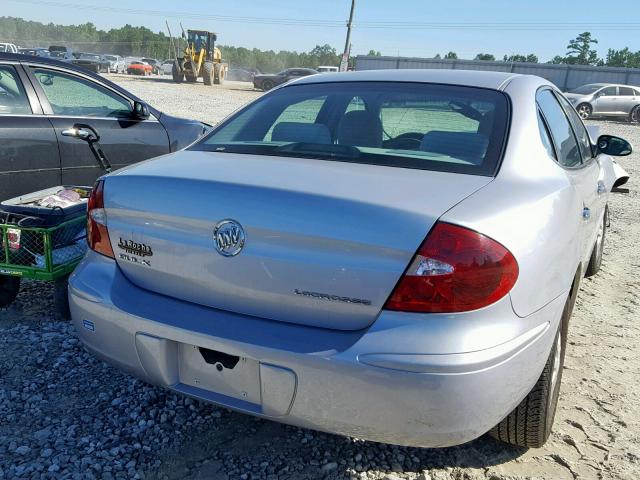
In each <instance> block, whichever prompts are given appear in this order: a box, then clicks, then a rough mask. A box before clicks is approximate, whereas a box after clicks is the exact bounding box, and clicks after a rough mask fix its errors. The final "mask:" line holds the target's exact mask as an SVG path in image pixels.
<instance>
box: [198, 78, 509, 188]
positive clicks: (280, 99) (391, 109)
mask: <svg viewBox="0 0 640 480" xmlns="http://www.w3.org/2000/svg"><path fill="white" fill-rule="evenodd" d="M508 117H509V106H508V101H507V98H506V96H505V95H504V94H503V93H501V92H498V91H495V90H487V89H480V88H472V87H461V86H452V85H437V84H426V83H405V82H339V83H338V82H337V83H318V84H307V85H291V86H288V87H285V88H281V89H278V90H276V91H274V92H272V93H270V94H267V95H265V96H263V97H261V98H260V99H258V100H257V101H256V102H254V103H252V104H250V105H249V106H248V107H246V108H244V109H243V110H241V111H240V112H239V113H237V114H235V115H234V116H232V117H231V118H230V119H229V120H227V121H226V122H224V123H223V124H222V125H220V126H218V127H217V128H215V129H214V130H213V131H212V132H211V133H210V134H209V135H208V136H207V137H205V138H204V139H203V140H202V141H200V142H199V143H197V144H196V145H194V146H192V147H191V150H204V151H216V152H231V153H247V154H257V155H273V156H288V157H301V158H317V159H323V160H335V161H345V162H353V163H364V164H374V165H383V166H392V167H402V168H415V169H423V170H438V171H451V172H459V173H468V174H475V175H487V176H491V175H494V174H495V172H496V170H497V167H498V164H499V160H500V157H501V154H502V148H503V144H504V140H505V135H506V132H507V127H508Z"/></svg>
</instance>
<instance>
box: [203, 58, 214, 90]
mask: <svg viewBox="0 0 640 480" xmlns="http://www.w3.org/2000/svg"><path fill="white" fill-rule="evenodd" d="M202 81H203V82H204V84H205V85H213V83H214V81H215V68H214V66H213V63H212V62H205V63H204V65H203V66H202Z"/></svg>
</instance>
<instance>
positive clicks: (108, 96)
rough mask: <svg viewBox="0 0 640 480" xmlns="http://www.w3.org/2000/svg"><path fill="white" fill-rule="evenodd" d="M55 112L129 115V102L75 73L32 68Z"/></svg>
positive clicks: (88, 115)
mask: <svg viewBox="0 0 640 480" xmlns="http://www.w3.org/2000/svg"><path fill="white" fill-rule="evenodd" d="M33 74H34V75H35V77H36V78H37V79H38V82H39V83H40V85H41V86H42V89H43V90H44V93H45V95H46V96H47V99H48V100H49V103H50V104H51V109H52V110H53V113H54V114H55V115H70V116H76V117H120V118H126V117H129V116H130V115H131V104H130V103H129V101H127V100H126V99H125V98H123V97H121V96H120V95H118V94H116V93H114V92H112V91H111V90H109V89H107V88H105V87H103V86H101V85H99V84H97V83H95V82H92V81H90V80H86V79H84V78H81V77H76V76H75V75H70V74H67V73H63V72H59V71H56V70H47V69H44V68H33Z"/></svg>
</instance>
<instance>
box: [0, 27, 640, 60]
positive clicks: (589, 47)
mask: <svg viewBox="0 0 640 480" xmlns="http://www.w3.org/2000/svg"><path fill="white" fill-rule="evenodd" d="M0 32H2V33H1V38H0V41H2V42H11V43H15V44H17V45H20V46H22V47H48V46H50V45H56V44H63V45H68V46H70V47H71V48H73V49H74V50H76V51H84V52H93V53H112V54H116V55H122V56H134V57H152V58H158V59H165V58H173V57H174V55H175V54H174V48H175V49H177V50H178V52H181V51H182V49H183V48H184V46H185V42H184V40H183V39H182V38H181V37H180V36H179V35H178V36H176V37H174V39H173V40H174V42H173V45H172V43H171V40H170V37H169V36H168V34H165V33H164V32H157V33H156V32H153V31H151V30H150V29H148V28H146V27H135V26H132V25H129V24H127V25H125V26H123V27H121V28H112V29H110V30H108V31H105V30H99V29H97V28H96V26H95V25H94V24H93V23H85V24H82V25H56V24H53V23H48V24H43V23H41V22H34V21H29V20H24V19H22V18H15V17H0ZM172 33H173V34H174V35H175V34H176V33H178V32H172ZM597 43H598V40H597V39H595V38H593V36H592V35H591V33H590V32H584V33H581V34H580V35H578V36H577V37H576V38H574V39H572V40H570V41H569V44H568V45H567V47H566V52H565V54H564V55H556V56H555V57H553V58H552V59H551V60H550V61H549V62H548V63H554V64H570V65H598V66H608V67H628V68H640V50H638V51H637V52H633V51H631V50H630V49H629V48H628V47H625V48H623V49H621V50H615V49H611V48H610V49H609V50H608V52H607V54H606V56H605V58H599V57H598V52H597V51H596V50H595V49H594V48H593V46H594V45H595V44H597ZM219 46H220V49H221V50H222V55H223V57H224V59H225V60H226V61H227V62H229V63H230V65H232V66H235V67H241V68H247V69H255V70H259V71H261V72H277V71H280V70H283V69H285V68H291V67H310V68H315V67H318V66H319V65H338V64H339V63H340V55H339V54H338V52H337V51H336V49H335V48H334V47H332V46H330V45H317V46H316V47H315V48H313V49H312V50H311V51H309V52H297V51H291V50H280V51H278V52H276V51H274V50H260V49H258V48H252V49H249V48H244V47H234V46H231V45H224V44H221V45H219ZM368 55H373V56H381V53H380V51H376V50H370V51H369V53H368ZM435 58H443V59H447V60H455V59H457V58H458V55H457V53H456V52H453V51H450V52H447V53H446V54H444V55H442V56H441V55H440V54H438V55H436V57H435ZM474 59H475V60H488V61H496V60H497V58H496V56H495V55H493V54H491V53H478V54H477V55H476V56H475V58H474ZM501 60H502V61H504V62H529V63H539V59H538V57H537V56H536V55H535V54H533V53H528V54H510V55H504V56H503V58H502V59H501Z"/></svg>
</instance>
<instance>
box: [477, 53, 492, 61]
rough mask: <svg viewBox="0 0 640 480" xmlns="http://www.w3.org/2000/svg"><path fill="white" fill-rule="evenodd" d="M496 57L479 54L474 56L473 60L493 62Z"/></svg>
mask: <svg viewBox="0 0 640 480" xmlns="http://www.w3.org/2000/svg"><path fill="white" fill-rule="evenodd" d="M495 59H496V57H495V56H494V55H492V54H490V53H479V54H477V55H476V58H474V60H489V61H495Z"/></svg>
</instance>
